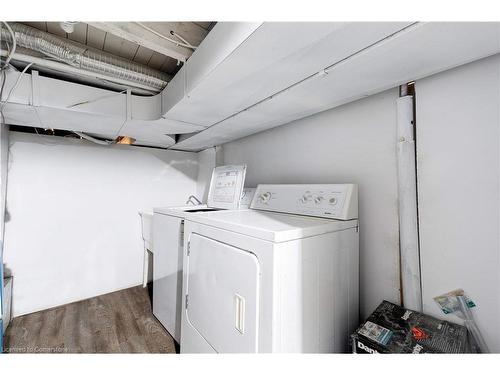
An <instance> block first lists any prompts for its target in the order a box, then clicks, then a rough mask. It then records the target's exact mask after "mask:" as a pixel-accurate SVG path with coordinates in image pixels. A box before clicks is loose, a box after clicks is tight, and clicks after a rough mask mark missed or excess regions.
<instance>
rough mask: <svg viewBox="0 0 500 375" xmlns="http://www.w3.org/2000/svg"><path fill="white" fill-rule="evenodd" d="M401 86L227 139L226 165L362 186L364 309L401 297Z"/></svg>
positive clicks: (272, 176)
mask: <svg viewBox="0 0 500 375" xmlns="http://www.w3.org/2000/svg"><path fill="white" fill-rule="evenodd" d="M397 97H398V93H397V90H396V89H393V90H389V91H386V92H383V93H381V94H378V95H375V96H372V97H369V98H366V99H363V100H359V101H356V102H353V103H350V104H347V105H344V106H341V107H338V108H335V109H332V110H329V111H326V112H323V113H320V114H318V115H315V116H312V117H308V118H305V119H302V120H299V121H295V122H292V123H290V124H287V125H285V126H282V127H278V128H275V129H272V130H269V131H266V132H263V133H259V134H256V135H252V136H249V137H246V138H244V139H241V140H238V141H234V142H231V143H227V144H225V145H223V147H222V151H223V152H222V154H223V161H224V164H230V163H234V164H237V163H246V164H247V165H248V169H247V183H246V186H256V185H257V184H259V183H342V182H354V183H358V184H359V217H360V309H361V314H362V317H366V316H367V315H368V314H369V313H370V312H371V311H372V310H373V309H374V308H375V307H376V306H377V305H378V304H379V303H380V302H382V300H383V299H387V300H389V301H392V302H399V231H398V212H397V208H398V203H397V176H396V175H397V171H396V99H397Z"/></svg>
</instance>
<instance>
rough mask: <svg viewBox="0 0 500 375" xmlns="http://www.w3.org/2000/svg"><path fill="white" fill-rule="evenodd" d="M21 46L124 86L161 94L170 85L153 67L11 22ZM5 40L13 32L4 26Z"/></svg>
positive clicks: (3, 38)
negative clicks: (115, 80) (145, 88)
mask: <svg viewBox="0 0 500 375" xmlns="http://www.w3.org/2000/svg"><path fill="white" fill-rule="evenodd" d="M9 25H10V27H11V28H12V30H13V32H14V35H15V40H16V43H17V45H18V46H21V47H24V48H28V49H30V50H33V51H36V52H39V53H42V54H43V55H45V56H48V57H51V58H54V59H56V60H58V61H61V62H64V63H66V64H68V65H70V66H73V67H77V68H79V69H82V70H85V71H90V72H94V73H97V74H102V75H105V76H106V77H107V79H108V80H109V81H113V79H117V80H119V81H120V83H121V84H123V82H128V83H129V85H130V86H131V87H135V85H138V87H139V88H141V89H144V87H148V88H150V89H151V91H153V92H160V91H161V90H162V89H163V88H165V86H166V85H167V82H168V79H169V78H170V77H169V75H168V74H166V73H163V72H160V71H157V70H155V69H152V68H150V67H147V66H144V65H142V64H138V63H136V62H132V61H128V60H126V59H123V58H121V57H117V56H114V55H112V54H109V53H106V52H103V51H99V50H94V49H92V48H89V47H88V46H83V45H80V44H79V43H76V42H73V41H70V40H67V39H63V38H60V37H58V36H55V35H52V34H49V33H46V32H44V31H41V30H38V29H35V28H33V27H30V26H26V25H22V24H19V23H9ZM0 30H1V35H0V37H1V40H3V41H7V42H8V43H12V42H13V38H12V35H11V33H10V32H9V30H8V29H7V28H5V27H4V26H2V27H1V28H0Z"/></svg>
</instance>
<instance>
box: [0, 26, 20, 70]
mask: <svg viewBox="0 0 500 375" xmlns="http://www.w3.org/2000/svg"><path fill="white" fill-rule="evenodd" d="M2 23H3V24H4V25H5V27H6V28H7V30H8V31H9V33H10V35H11V36H12V49H11V50H10V52H9V55H8V56H7V59H6V60H5V63H4V65H3V66H2V67H0V69H2V70H3V69H5V68H7V67H8V66H9V63H10V60H11V59H12V56H13V55H14V53H15V52H16V47H17V43H16V34H14V31H12V28H11V27H10V26H9V24H8V23H7V22H5V21H2ZM0 30H1V28H0ZM0 35H1V31H0Z"/></svg>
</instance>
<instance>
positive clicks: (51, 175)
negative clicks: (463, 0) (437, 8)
mask: <svg viewBox="0 0 500 375" xmlns="http://www.w3.org/2000/svg"><path fill="white" fill-rule="evenodd" d="M168 18H169V17H168V14H167V15H165V19H167V20H165V21H154V22H152V21H140V20H134V19H131V20H129V21H95V22H94V21H93V22H90V21H84V20H81V21H71V22H70V21H54V20H51V21H47V20H40V19H38V20H37V19H35V20H31V21H22V20H15V19H13V20H10V19H9V20H4V21H3V20H2V21H1V22H0V31H1V34H0V46H1V56H0V57H1V60H0V68H1V71H0V90H1V91H0V92H1V96H0V99H1V102H0V111H1V117H0V120H1V127H0V138H1V142H0V182H1V213H0V218H1V222H0V228H1V233H0V240H1V252H0V255H1V265H2V267H0V272H1V275H0V276H1V277H0V280H2V288H1V304H0V306H1V313H2V314H1V320H0V322H1V330H2V332H3V335H2V336H1V337H2V339H1V340H0V342H1V348H2V352H3V354H2V355H0V358H2V357H6V358H8V357H9V356H13V357H16V356H17V357H22V356H21V355H26V354H32V355H34V356H37V355H41V354H50V355H51V356H52V357H54V358H63V357H64V355H66V354H76V353H82V354H108V353H122V354H131V353H142V354H149V353H156V354H161V353H170V354H172V356H171V357H183V356H184V354H197V353H211V354H215V353H221V354H224V353H316V354H319V353H330V354H341V353H344V354H346V355H345V357H350V358H354V361H355V360H356V358H359V356H356V355H349V354H354V353H365V354H368V353H370V354H384V353H386V354H397V353H399V354H412V353H413V354H417V353H418V354H428V353H441V354H473V353H474V354H479V353H500V280H499V275H500V251H499V250H500V242H499V238H500V215H499V213H500V211H499V207H500V206H499V205H500V189H499V188H500V186H499V184H500V159H499V153H500V136H499V134H500V132H499V130H500V22H480V21H474V22H472V21H470V22H465V21H463V22H458V21H453V22H445V21H439V22H438V21H417V20H415V21H383V22H372V21H363V22H354V21H349V22H347V21H345V22H341V21H331V22H313V21H310V22H309V21H308V22H298V21H296V22H295V21H293V22H292V21H287V22H277V21H264V22H249V21H237V22H236V21H235V22H230V21H224V20H222V21H221V20H217V19H215V18H214V19H212V20H210V18H209V19H208V20H207V21H203V22H202V21H199V20H197V21H168ZM19 19H22V17H20V18H19ZM291 36H293V37H291ZM55 354H62V356H55ZM28 357H29V358H31V356H26V358H28ZM337 357H338V356H335V357H334V358H337ZM342 357H344V356H342ZM388 357H389V356H388ZM187 358H192V357H190V356H187ZM202 358H203V357H202ZM0 362H1V360H0ZM0 371H1V370H0Z"/></svg>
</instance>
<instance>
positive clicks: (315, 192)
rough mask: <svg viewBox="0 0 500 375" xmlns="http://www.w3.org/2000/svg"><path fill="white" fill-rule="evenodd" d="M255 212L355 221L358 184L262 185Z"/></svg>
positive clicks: (254, 199)
mask: <svg viewBox="0 0 500 375" xmlns="http://www.w3.org/2000/svg"><path fill="white" fill-rule="evenodd" d="M250 208H252V209H256V210H265V211H273V212H284V213H291V214H298V215H307V216H317V217H325V218H329V219H338V220H351V219H357V218H358V186H357V185H356V184H312V185H309V184H304V185H302V184H300V185H259V186H258V187H257V190H256V192H255V195H254V197H253V200H252V204H251V206H250Z"/></svg>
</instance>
